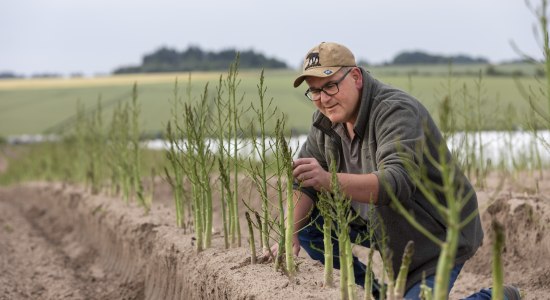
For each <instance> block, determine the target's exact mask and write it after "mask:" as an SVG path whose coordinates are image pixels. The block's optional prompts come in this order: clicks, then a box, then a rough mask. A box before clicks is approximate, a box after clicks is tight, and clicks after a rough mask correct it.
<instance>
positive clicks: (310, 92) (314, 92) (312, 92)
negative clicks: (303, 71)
mask: <svg viewBox="0 0 550 300" xmlns="http://www.w3.org/2000/svg"><path fill="white" fill-rule="evenodd" d="M351 70H353V68H351V69H349V70H347V71H346V73H345V74H344V76H342V77H341V78H340V79H338V80H336V81H333V82H328V83H326V84H325V85H323V86H322V87H321V88H320V89H316V88H309V89H307V90H306V93H305V95H306V97H308V99H309V100H311V101H317V100H320V99H321V92H323V93H325V94H327V95H328V96H334V95H336V94H338V92H339V91H340V90H339V89H338V84H339V83H340V82H342V80H344V78H346V76H348V74H349V72H351Z"/></svg>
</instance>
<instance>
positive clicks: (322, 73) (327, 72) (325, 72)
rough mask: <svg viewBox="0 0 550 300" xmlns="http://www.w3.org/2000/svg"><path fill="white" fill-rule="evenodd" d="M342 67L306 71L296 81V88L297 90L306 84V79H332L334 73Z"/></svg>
mask: <svg viewBox="0 0 550 300" xmlns="http://www.w3.org/2000/svg"><path fill="white" fill-rule="evenodd" d="M341 68H342V67H315V68H310V69H307V70H305V71H304V72H303V73H302V74H301V75H300V76H298V78H296V80H294V87H295V88H297V87H299V86H300V84H302V82H304V80H305V79H306V77H309V76H311V77H321V78H324V77H330V76H332V75H334V73H336V72H338V70H340V69H341Z"/></svg>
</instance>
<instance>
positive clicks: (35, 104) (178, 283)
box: [0, 66, 550, 300]
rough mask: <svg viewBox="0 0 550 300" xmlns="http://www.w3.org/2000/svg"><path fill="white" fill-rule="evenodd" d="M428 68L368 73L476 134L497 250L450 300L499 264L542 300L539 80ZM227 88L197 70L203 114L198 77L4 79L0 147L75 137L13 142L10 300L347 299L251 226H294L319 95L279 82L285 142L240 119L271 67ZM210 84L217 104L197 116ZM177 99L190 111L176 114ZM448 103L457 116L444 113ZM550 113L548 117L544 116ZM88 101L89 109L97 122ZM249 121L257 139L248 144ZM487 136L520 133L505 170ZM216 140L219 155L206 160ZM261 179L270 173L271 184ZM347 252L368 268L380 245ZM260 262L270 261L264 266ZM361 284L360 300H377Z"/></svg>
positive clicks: (1, 279)
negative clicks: (155, 146) (156, 144)
mask: <svg viewBox="0 0 550 300" xmlns="http://www.w3.org/2000/svg"><path fill="white" fill-rule="evenodd" d="M414 68H415V67H407V68H405V67H402V68H399V69H391V68H383V69H380V68H373V70H372V73H373V74H374V75H375V76H377V78H379V79H380V80H382V81H384V82H386V83H389V84H392V85H394V86H397V87H399V88H401V89H403V90H406V91H408V92H410V93H412V94H413V95H415V96H416V97H417V98H419V99H420V100H421V102H423V103H424V105H425V106H426V107H427V108H428V109H429V110H430V111H431V112H432V113H433V115H434V118H435V119H436V120H437V121H438V122H440V126H441V127H442V128H444V129H445V130H443V133H444V134H453V133H457V132H458V134H457V135H456V136H460V133H461V132H463V131H466V132H468V133H470V135H463V139H462V140H460V141H459V142H458V147H457V152H456V153H453V154H455V155H456V157H455V158H456V159H457V162H458V163H459V164H460V166H461V167H462V168H463V169H464V171H465V173H466V174H467V176H468V177H469V178H470V179H471V181H472V183H473V184H474V185H475V187H476V193H477V196H478V200H479V214H480V216H481V219H482V225H483V229H484V232H485V239H484V243H483V245H482V247H481V248H480V249H479V250H478V252H477V253H476V255H475V256H474V257H473V258H472V259H470V260H469V261H468V262H467V263H466V265H465V266H464V269H463V271H462V273H461V275H460V277H459V278H458V281H457V282H456V284H455V286H454V288H453V290H452V291H451V295H450V299H459V298H462V297H465V296H467V295H469V294H471V293H473V292H475V291H477V290H479V289H481V288H486V287H490V286H491V285H492V284H493V278H492V260H493V258H494V257H500V258H501V259H502V262H503V268H504V272H503V273H504V282H505V283H512V284H515V285H517V286H518V287H519V288H520V289H521V290H522V294H523V295H524V299H544V298H546V297H547V295H548V294H549V293H550V288H549V287H550V250H549V249H550V234H549V232H550V231H548V229H549V228H548V224H549V222H550V199H549V198H548V195H549V194H550V173H549V171H548V164H549V162H548V161H546V160H544V159H541V157H542V158H547V157H548V155H547V154H548V144H547V143H548V140H545V138H540V136H539V137H538V138H537V137H534V136H533V133H537V131H536V130H534V129H533V128H531V127H529V126H531V125H533V124H536V125H535V126H540V127H539V128H540V129H544V130H547V129H548V128H549V127H550V126H548V123H544V120H541V118H540V117H537V116H538V115H537V114H536V113H535V112H534V111H533V109H532V108H531V107H530V105H529V103H528V101H527V100H526V98H527V96H526V95H525V94H522V93H520V91H521V90H522V88H524V89H526V90H529V89H531V90H534V91H538V90H539V87H540V86H541V83H540V82H538V81H537V79H535V78H534V77H532V76H521V77H518V78H514V77H510V76H482V77H479V76H476V75H475V74H476V71H475V70H476V69H475V67H472V68H473V69H458V70H456V71H457V73H456V74H453V75H452V76H449V73H448V71H446V70H448V69H447V68H445V67H442V66H439V67H438V68H437V69H429V71H426V72H425V73H424V72H419V71H417V70H415V69H414ZM529 70H531V71H529ZM522 72H524V74H531V73H529V72H532V69H524V71H522ZM220 75H223V76H224V80H225V78H227V76H228V74H226V73H223V72H222V73H219V72H209V73H194V74H192V80H191V86H192V89H191V92H190V94H191V96H190V97H189V98H191V100H188V96H187V95H186V86H187V82H188V76H189V74H155V75H125V76H112V77H104V78H71V79H32V80H30V79H26V80H19V79H18V80H3V81H0V137H1V138H6V137H10V136H17V135H22V134H49V133H59V132H65V133H70V134H68V135H66V138H65V139H62V140H58V141H54V142H45V143H37V144H31V145H10V144H6V143H0V184H4V185H5V186H0V270H3V272H2V273H1V274H0V300H2V299H107V300H108V299H338V298H340V296H341V295H342V294H341V291H340V290H339V289H338V287H329V286H326V285H325V284H324V278H323V272H324V270H323V266H322V265H321V264H320V263H318V262H315V261H313V260H311V259H310V258H309V257H308V256H307V255H306V254H305V251H301V253H300V256H299V257H297V258H296V261H295V262H296V264H295V266H297V271H296V273H295V274H292V271H293V268H292V264H291V263H289V261H291V260H292V257H293V256H291V255H290V256H286V257H285V258H284V261H285V262H286V265H285V266H284V267H281V266H282V265H276V264H275V263H274V262H273V261H265V260H262V259H261V257H262V255H260V254H261V251H262V250H261V247H260V246H258V245H259V244H260V243H262V242H264V239H262V238H260V237H259V236H258V234H259V230H255V229H254V228H251V229H250V232H252V233H253V234H255V236H254V239H253V240H252V245H256V251H258V252H257V253H256V254H257V255H253V254H252V250H251V248H249V245H250V244H251V243H250V240H249V238H250V233H249V231H247V230H246V228H247V226H248V225H249V224H250V223H247V221H246V218H245V211H247V210H248V211H250V212H253V211H255V212H261V214H262V215H258V216H257V218H258V219H256V220H257V222H255V223H254V221H252V223H254V224H258V223H261V222H264V223H262V226H258V225H254V226H256V229H259V228H258V227H263V228H264V229H265V228H269V229H270V235H269V237H268V239H269V243H270V244H271V245H273V244H274V243H275V242H277V241H280V240H278V238H279V236H281V235H283V234H281V233H284V232H285V229H288V228H289V226H291V225H289V223H288V222H287V223H285V222H282V223H284V224H281V222H280V221H284V218H283V219H280V218H278V217H277V216H279V215H283V211H287V212H288V211H289V209H291V207H292V206H287V207H286V208H283V198H284V196H285V195H284V193H285V192H286V190H288V186H286V185H285V183H287V182H289V181H288V178H289V177H290V176H292V175H288V174H289V173H288V171H289V170H290V174H291V172H292V163H291V160H292V153H291V152H292V151H291V150H292V149H291V148H290V147H289V142H288V140H287V138H288V139H290V133H289V132H288V129H291V130H292V133H294V134H296V133H299V134H303V133H305V132H307V131H308V128H309V126H310V120H311V114H312V112H313V111H314V105H313V104H312V103H311V102H310V101H309V100H307V98H306V97H304V95H303V92H304V89H305V88H304V87H303V86H302V87H301V88H300V89H293V88H292V86H291V83H292V81H293V78H294V76H295V75H296V74H295V72H294V71H288V70H287V71H266V73H265V82H264V87H267V90H266V91H267V93H266V99H265V100H266V101H269V100H270V99H272V98H273V103H274V105H276V106H277V107H278V108H279V109H280V111H282V112H283V113H285V115H286V117H287V119H286V120H287V123H286V129H287V130H286V131H285V130H284V129H281V128H280V127H277V126H274V123H275V119H277V120H278V121H281V122H282V120H281V119H279V118H280V115H270V114H269V113H267V117H270V116H271V117H273V118H272V119H271V120H265V119H264V117H266V116H265V115H261V114H260V113H258V112H256V113H253V112H252V111H243V110H241V109H244V110H246V109H247V107H249V104H250V103H252V104H253V105H254V107H255V108H256V109H257V108H258V105H259V101H260V100H259V99H260V98H261V93H259V92H258V84H259V82H260V71H259V70H243V71H240V72H239V74H238V79H239V81H237V83H236V85H237V86H238V89H237V92H236V94H235V95H234V97H232V94H231V92H230V91H231V89H232V88H235V86H231V83H230V82H229V81H227V82H226V81H223V84H222V86H223V89H222V90H223V95H222V97H221V98H223V99H224V100H223V101H221V100H220V99H221V98H216V97H214V96H215V95H216V86H217V85H218V84H219V81H218V80H219V78H220ZM176 78H177V80H178V85H177V96H176V95H175V94H176V93H175V91H174V90H175V86H176V85H175V81H176ZM134 83H137V85H138V93H137V99H136V94H134V95H132V85H133V84H134ZM207 83H208V84H209V95H210V96H208V97H202V98H203V99H205V100H206V101H204V102H201V101H200V100H201V93H203V91H204V86H205V85H206V84H207ZM234 84H235V83H234ZM259 94H260V95H259ZM241 97H243V99H244V101H243V103H240V104H239V103H238V102H239V99H241ZM175 98H182V99H184V101H183V102H182V103H185V104H189V106H188V107H187V106H186V107H185V108H184V107H182V106H181V105H180V106H177V105H174V103H175V101H174V99H175ZM98 99H101V102H100V103H101V106H98ZM214 99H215V100H220V102H217V103H215V102H214ZM134 100H135V101H134ZM535 100H537V99H535ZM542 101H545V100H542ZM122 103H125V104H126V105H127V106H119V104H122ZM178 103H179V104H181V103H180V102H178ZM202 103H206V104H209V105H213V106H214V108H212V106H207V105H203V104H202ZM179 104H178V105H179ZM444 104H445V105H448V107H449V110H450V111H447V112H446V111H445V110H442V107H444ZM540 104H541V105H544V106H543V107H544V109H545V107H546V103H545V102H540ZM78 105H83V106H84V107H85V110H84V115H80V114H81V113H82V112H83V111H82V110H80V111H79V110H78V109H77V108H78ZM100 107H101V108H100ZM80 109H82V108H80ZM174 109H175V110H177V112H178V113H176V114H173V113H172V111H173V110H174ZM77 112H78V114H77ZM99 112H101V113H99ZM240 112H242V115H239V113H240ZM237 119H238V120H237ZM268 119H269V118H268ZM262 120H263V121H262ZM169 121H170V124H171V127H170V128H171V129H170V131H168V130H166V125H167V124H168V122H169ZM239 122H240V123H239ZM537 122H540V123H537ZM237 124H240V125H241V127H239V126H237ZM243 124H244V126H243ZM250 124H253V125H254V126H255V127H254V128H253V129H254V130H255V134H253V135H244V134H247V133H248V131H247V130H248V129H249V127H246V126H247V125H250ZM262 124H266V125H267V126H268V128H266V130H265V131H266V132H267V135H268V136H270V137H272V138H273V139H272V141H274V142H276V144H274V146H272V147H268V148H265V146H263V145H261V141H264V140H263V139H259V138H258V137H259V136H261V134H262V133H265V132H261V130H260V128H259V126H258V125H262ZM278 124H284V122H282V123H278ZM518 129H526V131H524V132H523V133H525V134H527V135H529V139H528V140H527V141H526V142H525V143H524V141H521V145H525V146H523V147H522V148H524V149H522V150H523V152H521V154H520V155H519V157H512V156H511V153H512V152H514V151H512V149H514V150H515V149H517V146H518V144H520V141H519V139H518V138H515V137H516V136H515V135H513V133H514V131H516V130H518ZM484 130H502V131H507V132H509V133H510V134H509V135H500V137H502V136H504V138H503V139H507V141H505V142H504V143H500V144H499V145H505V146H500V148H502V149H498V150H499V152H498V153H499V154H501V155H502V154H506V153H510V157H508V156H506V157H505V158H504V159H503V160H502V161H500V160H499V161H497V160H496V159H495V157H492V156H489V157H488V156H486V155H485V154H483V153H484V152H483V151H484V150H483V149H484V147H487V145H488V142H489V141H487V140H482V136H484V137H486V136H488V135H481V134H479V135H478V133H481V132H482V131H484ZM143 135H146V137H148V138H151V137H162V138H163V139H165V140H167V141H169V145H171V147H170V148H169V149H165V150H163V151H151V150H145V149H144V148H143V147H140V145H142V144H141V143H140V142H142V139H143ZM456 136H452V135H450V136H449V138H452V137H456ZM491 136H495V135H491ZM184 137H185V138H184ZM243 137H244V138H243ZM215 139H218V140H217V141H216V142H217V144H216V145H217V146H216V147H214V148H210V146H212V145H211V141H212V140H215ZM493 139H494V138H493ZM498 139H500V138H498ZM508 139H509V140H508ZM219 141H221V142H219ZM243 141H244V142H243ZM240 142H243V143H248V144H247V145H245V146H250V147H251V148H252V149H256V150H257V152H256V154H257V155H258V156H260V157H261V159H258V158H256V160H253V159H250V158H251V156H250V157H249V156H246V157H242V156H239V155H237V149H238V148H239V147H242V145H241V144H239V143H240ZM544 143H546V147H545V146H544V145H543V146H541V145H540V144H544ZM513 146H514V147H513ZM520 147H521V146H520ZM486 150H487V149H485V151H486ZM541 151H544V152H543V153H541ZM262 154H264V155H266V156H265V157H263V156H261V155H262ZM491 159H494V160H491ZM262 168H264V169H263V170H264V175H266V176H267V177H261V175H262ZM266 172H267V174H266ZM285 172H286V173H285ZM451 172H452V171H449V173H451ZM285 174H286V175H285ZM443 185H444V183H442V186H437V187H435V188H439V189H445V188H446V187H445V186H443ZM262 188H265V191H264V190H262ZM264 192H265V194H264ZM268 200H269V201H268ZM276 200H279V201H280V202H279V205H277V204H278V203H277V201H276ZM449 201H452V199H450V200H449ZM287 203H288V202H287ZM290 203H292V201H290ZM234 206H235V207H237V206H239V209H236V208H234ZM247 208H248V209H247ZM446 212H447V211H446ZM448 213H449V214H450V213H451V212H450V211H449V212H448ZM493 221H498V222H499V223H500V224H503V226H504V232H505V244H504V247H503V252H502V255H493V254H492V251H493V244H494V243H493V241H494V240H493V237H494V236H495V232H494V231H493V227H492V225H491V224H492V222H493ZM455 225H457V224H455ZM250 226H251V227H254V226H252V225H251V224H250ZM237 228H242V231H243V232H242V238H240V235H241V233H240V230H241V229H238V230H237ZM451 228H452V226H449V229H448V231H449V232H450V231H451ZM290 230H292V229H290ZM237 231H238V233H236V232H237ZM254 232H255V233H254ZM235 235H238V236H239V238H237V239H238V243H237V239H236V238H235ZM241 241H242V245H241ZM285 242H287V243H288V242H289V241H288V240H287V241H285ZM348 242H349V240H348ZM287 249H288V248H287ZM350 249H351V246H350ZM350 251H353V253H354V254H355V255H357V256H358V257H359V259H360V260H362V261H364V262H366V261H367V257H368V254H367V253H368V252H367V249H366V248H363V247H360V246H353V250H350ZM281 252H282V251H281ZM255 258H259V260H260V261H259V263H257V264H255V263H253V261H252V260H253V259H255ZM381 261H383V259H382V258H381V257H379V256H378V254H377V257H375V260H374V272H375V273H376V274H377V277H378V278H383V277H384V276H385V275H386V273H387V272H384V270H383V267H382V263H381ZM275 267H278V269H277V270H276V269H275ZM334 275H335V277H334V279H335V282H338V281H340V279H341V278H345V277H346V276H341V275H342V274H340V273H339V271H335V274H334ZM342 281H343V280H342ZM350 286H352V288H353V290H357V293H358V294H357V296H358V298H359V299H362V297H363V293H364V290H363V289H362V288H358V287H357V286H355V285H354V284H350Z"/></svg>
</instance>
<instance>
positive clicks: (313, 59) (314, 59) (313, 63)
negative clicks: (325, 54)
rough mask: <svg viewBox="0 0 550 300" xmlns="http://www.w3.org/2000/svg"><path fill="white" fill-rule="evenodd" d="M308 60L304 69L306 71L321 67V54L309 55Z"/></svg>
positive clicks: (313, 53)
mask: <svg viewBox="0 0 550 300" xmlns="http://www.w3.org/2000/svg"><path fill="white" fill-rule="evenodd" d="M306 60H307V65H306V67H305V68H304V71H305V70H307V69H309V68H313V67H320V66H321V62H319V52H312V53H309V54H308V55H307V57H306Z"/></svg>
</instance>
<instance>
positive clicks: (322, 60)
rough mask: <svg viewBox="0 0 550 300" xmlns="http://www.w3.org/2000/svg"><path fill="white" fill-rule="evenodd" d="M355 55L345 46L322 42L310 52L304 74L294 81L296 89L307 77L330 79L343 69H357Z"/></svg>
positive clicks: (305, 60) (304, 66)
mask: <svg viewBox="0 0 550 300" xmlns="http://www.w3.org/2000/svg"><path fill="white" fill-rule="evenodd" d="M355 66H357V64H356V63H355V57H354V56H353V53H351V51H350V50H349V49H348V48H346V46H344V45H340V44H338V43H328V42H322V43H321V44H319V45H317V46H315V47H313V48H312V49H311V50H309V51H308V53H307V55H306V57H305V59H304V65H303V67H302V74H301V75H300V76H298V78H296V80H294V87H295V88H296V87H298V86H300V84H302V82H304V79H305V78H306V77H307V76H313V77H329V76H332V75H333V74H334V73H336V72H338V70H340V68H342V67H355Z"/></svg>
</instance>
